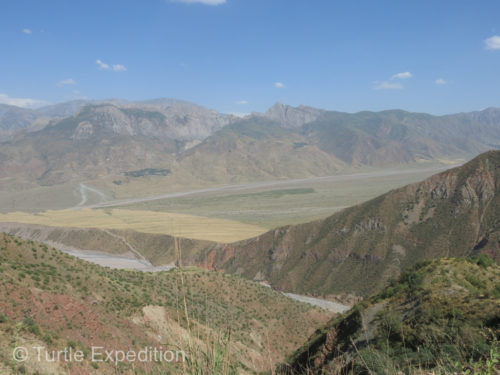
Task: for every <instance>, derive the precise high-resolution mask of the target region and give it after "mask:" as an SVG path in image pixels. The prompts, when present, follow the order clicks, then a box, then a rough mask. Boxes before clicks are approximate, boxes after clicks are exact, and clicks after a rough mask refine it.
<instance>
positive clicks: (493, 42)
mask: <svg viewBox="0 0 500 375" xmlns="http://www.w3.org/2000/svg"><path fill="white" fill-rule="evenodd" d="M484 47H485V48H486V49H500V36H498V35H493V36H492V37H491V38H488V39H485V40H484Z"/></svg>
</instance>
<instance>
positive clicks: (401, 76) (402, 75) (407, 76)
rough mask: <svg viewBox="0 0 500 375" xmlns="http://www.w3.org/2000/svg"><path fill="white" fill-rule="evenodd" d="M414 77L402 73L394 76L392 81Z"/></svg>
mask: <svg viewBox="0 0 500 375" xmlns="http://www.w3.org/2000/svg"><path fill="white" fill-rule="evenodd" d="M411 77H413V75H412V74H411V73H410V72H402V73H397V74H394V75H393V76H392V77H391V79H408V78H411Z"/></svg>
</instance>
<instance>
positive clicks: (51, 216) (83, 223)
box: [0, 209, 266, 243]
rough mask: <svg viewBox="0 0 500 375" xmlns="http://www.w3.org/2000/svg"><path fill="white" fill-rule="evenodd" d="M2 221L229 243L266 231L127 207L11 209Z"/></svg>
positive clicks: (183, 215) (218, 221)
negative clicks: (57, 209) (111, 230)
mask: <svg viewBox="0 0 500 375" xmlns="http://www.w3.org/2000/svg"><path fill="white" fill-rule="evenodd" d="M0 222H15V223H25V224H40V225H48V226H54V227H79V228H106V229H122V230H126V229H130V230H135V231H139V232H145V233H157V234H158V233H161V234H170V235H174V236H179V237H185V238H192V239H198V240H208V241H217V242H228V243H229V242H234V241H239V240H243V239H246V238H250V237H254V236H257V235H259V234H262V233H264V232H265V231H266V229H265V228H261V227H258V226H256V225H251V224H245V223H240V222H237V221H233V220H226V219H218V218H207V217H201V216H194V215H185V214H177V213H168V212H154V211H141V210H125V209H101V210H93V209H82V210H59V211H45V212H41V213H37V214H30V213H24V212H10V213H7V214H0Z"/></svg>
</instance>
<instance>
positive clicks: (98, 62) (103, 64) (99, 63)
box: [95, 59, 109, 69]
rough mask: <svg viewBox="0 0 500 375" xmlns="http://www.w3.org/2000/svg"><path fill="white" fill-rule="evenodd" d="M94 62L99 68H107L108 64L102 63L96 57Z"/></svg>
mask: <svg viewBox="0 0 500 375" xmlns="http://www.w3.org/2000/svg"><path fill="white" fill-rule="evenodd" d="M95 62H96V63H97V65H99V69H109V65H108V64H106V63H103V62H102V61H101V60H99V59H97V60H96V61H95Z"/></svg>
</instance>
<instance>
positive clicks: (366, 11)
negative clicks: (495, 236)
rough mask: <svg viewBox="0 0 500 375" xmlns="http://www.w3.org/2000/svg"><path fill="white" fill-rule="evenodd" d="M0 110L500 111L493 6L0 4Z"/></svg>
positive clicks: (49, 0)
mask: <svg viewBox="0 0 500 375" xmlns="http://www.w3.org/2000/svg"><path fill="white" fill-rule="evenodd" d="M0 51H1V53H0V103H6V104H12V105H18V106H24V107H37V106H42V105H45V104H54V103H58V102H63V101H68V100H73V99H106V98H123V99H128V100H145V99H152V98H159V97H169V98H177V99H183V100H189V101H193V102H195V103H198V104H200V105H203V106H205V107H208V108H213V109H216V110H218V111H221V112H227V113H250V112H252V111H259V112H263V111H265V110H266V109H267V108H268V107H270V106H272V105H273V104H274V103H275V102H282V103H285V104H289V105H294V106H296V105H300V104H304V105H310V106H314V107H320V108H325V109H330V110H338V111H347V112H356V111H361V110H374V111H378V110H385V109H394V108H400V109H405V110H409V111H417V112H428V113H434V114H445V113H456V112H465V111H472V110H481V109H484V108H486V107H490V106H496V107H500V1H498V0H481V1H473V0H470V1H465V0H439V1H436V0H432V1H427V0H418V1H410V0H408V1H401V0H394V1H385V0H378V1H373V0H367V1H363V0H353V1H337V0H142V1H140V0H85V1H83V0H81V1H69V0H1V1H0Z"/></svg>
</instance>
